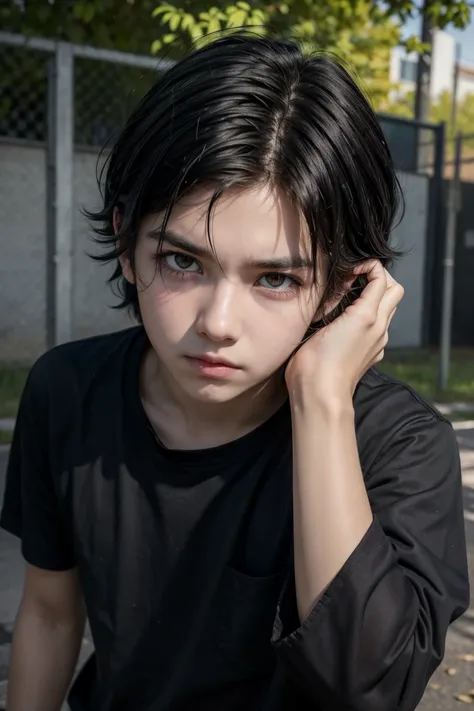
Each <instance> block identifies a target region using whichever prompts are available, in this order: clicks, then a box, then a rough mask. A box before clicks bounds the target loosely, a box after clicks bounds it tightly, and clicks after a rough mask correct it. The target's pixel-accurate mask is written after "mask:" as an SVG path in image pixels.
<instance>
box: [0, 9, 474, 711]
mask: <svg viewBox="0 0 474 711" xmlns="http://www.w3.org/2000/svg"><path fill="white" fill-rule="evenodd" d="M473 7H474V2H473V3H470V2H469V1H468V0H424V2H418V0H384V1H383V2H379V1H378V0H287V1H286V2H272V1H271V0H253V1H252V0H248V1H247V2H240V1H239V2H235V3H234V4H232V3H229V2H219V1H218V0H208V1H206V0H202V1H201V0H174V2H173V3H163V2H158V0H34V1H29V0H6V2H5V0H4V2H3V3H2V4H1V5H0V496H1V493H2V486H3V483H2V482H3V478H4V470H5V464H6V459H7V456H8V444H9V442H10V440H11V434H12V430H13V426H14V421H15V415H16V411H17V407H18V400H19V396H20V393H21V389H22V387H23V385H24V382H25V378H26V375H27V372H28V369H29V367H30V366H31V364H32V363H33V362H34V361H35V360H36V358H37V357H38V356H39V355H41V353H43V352H44V351H45V350H46V349H47V348H50V347H52V346H54V345H55V344H57V343H61V342H64V341H67V340H71V339H75V338H83V337H87V336H91V335H95V334H98V333H105V332H107V331H111V330H114V329H119V328H123V327H126V326H128V325H130V321H129V319H128V316H127V315H126V314H125V313H124V312H122V311H115V310H113V309H112V308H110V307H111V306H112V305H114V303H116V299H115V297H114V295H113V293H112V292H111V290H110V288H109V287H108V285H107V284H106V280H107V278H108V276H109V275H110V273H111V267H110V266H99V265H98V264H97V263H94V262H93V261H92V260H91V259H90V257H89V256H88V254H90V253H94V251H95V246H94V243H93V242H92V240H91V232H90V228H89V226H88V224H87V222H86V220H85V218H84V217H83V216H82V214H81V208H82V207H87V208H89V209H91V208H97V207H98V206H99V204H100V194H99V190H98V187H97V182H96V174H97V171H98V170H100V166H101V164H102V162H103V160H104V157H105V156H106V155H107V153H106V151H105V153H102V154H100V150H101V148H102V147H103V146H104V144H105V143H106V142H109V145H110V142H111V141H113V139H114V136H115V135H116V133H117V131H118V130H119V129H120V127H121V126H122V125H123V123H124V121H125V120H126V118H127V116H128V114H129V113H130V111H131V110H132V108H133V107H134V105H135V104H136V103H137V101H138V100H139V99H140V98H141V96H142V95H143V94H144V93H145V92H146V91H147V90H148V88H149V87H150V86H151V84H152V83H153V81H154V80H155V79H156V77H157V76H158V75H159V74H160V72H163V71H164V70H165V69H166V68H167V67H168V66H170V65H171V64H172V63H173V62H175V61H176V60H177V59H179V58H180V57H181V56H183V55H184V54H185V53H186V52H188V51H189V49H190V48H191V47H192V46H193V45H194V44H195V43H196V42H200V43H204V42H208V41H212V40H213V39H214V37H215V33H216V32H219V31H221V30H228V31H232V28H238V27H242V26H249V27H250V28H251V29H252V31H254V32H258V33H260V34H263V35H269V36H277V37H287V38H292V39H297V40H298V41H299V42H301V43H303V44H304V45H305V46H306V47H307V48H308V49H316V48H317V49H323V50H326V51H328V52H331V53H333V54H336V55H338V56H340V57H342V58H343V59H344V60H345V61H346V62H347V63H348V64H349V66H350V67H351V68H352V69H353V71H354V74H355V76H356V79H357V81H358V82H359V83H360V85H361V87H362V88H363V89H364V91H365V92H366V93H367V94H368V96H369V97H370V100H371V101H372V103H373V105H374V108H375V110H376V111H377V112H378V114H379V117H380V122H381V125H382V128H383V131H384V133H385V136H386V140H387V143H388V145H389V147H390V149H391V151H392V155H393V159H394V162H395V166H396V169H397V172H398V175H399V178H400V182H401V185H402V187H403V190H404V193H405V200H406V211H405V216H404V218H403V220H402V221H401V223H400V224H399V226H398V227H397V228H396V229H395V230H394V233H393V236H392V239H393V241H394V242H395V243H396V244H397V245H398V246H400V247H401V248H402V249H403V250H405V251H406V256H405V257H403V258H402V259H401V260H400V261H399V262H398V263H397V264H396V265H395V267H394V273H395V276H396V278H397V279H398V280H399V281H400V282H401V283H402V284H403V285H404V287H405V299H404V301H403V303H402V305H401V306H400V307H399V309H398V312H397V315H396V317H395V319H394V321H393V323H392V327H391V339H390V348H389V350H388V351H387V355H386V359H385V360H384V362H383V363H382V365H381V369H382V370H386V371H387V372H390V373H392V374H394V375H396V376H397V377H399V378H401V379H402V380H405V381H407V382H408V383H409V384H411V385H412V386H413V387H414V388H415V389H416V390H417V391H418V392H420V394H421V395H423V396H424V397H426V398H427V399H428V400H429V401H431V402H434V403H436V404H437V405H438V406H439V407H440V408H441V409H442V411H443V412H444V413H445V414H446V416H448V417H449V418H451V420H452V421H453V425H454V427H455V428H456V430H457V432H458V436H459V441H460V446H461V453H462V461H463V474H464V483H465V494H466V498H465V501H466V525H467V529H468V538H469V545H470V556H471V560H472V557H473V555H474V553H473V551H474V23H472V22H471V10H472V8H473ZM15 546H16V544H15V543H13V542H12V539H10V537H8V536H7V535H6V534H0V711H1V707H2V691H1V689H2V688H3V689H4V684H3V687H2V681H3V680H4V679H5V678H6V666H7V659H8V650H9V645H10V641H11V630H12V625H13V619H14V614H15V611H16V605H17V603H18V600H17V598H18V594H19V588H20V577H21V569H20V564H19V556H18V551H17V548H16V547H15ZM473 562H474V560H473ZM3 572H4V573H5V575H3V574H2V573H3ZM2 581H3V582H2ZM1 585H3V589H2V588H1ZM447 658H448V660H449V663H448V662H447V665H446V664H445V665H444V666H443V668H442V669H441V670H440V671H439V673H438V676H437V677H436V678H435V680H434V681H433V682H432V685H431V686H430V689H429V690H428V692H427V697H426V701H424V702H423V703H424V704H425V708H426V709H428V708H429V709H436V708H440V709H451V708H454V707H455V706H456V705H458V704H459V703H468V704H474V688H473V687H474V612H472V610H471V612H469V613H467V615H466V616H465V618H463V620H462V621H461V624H460V625H458V626H457V627H456V628H455V629H454V630H453V633H452V635H451V637H450V640H449V644H448V657H447Z"/></svg>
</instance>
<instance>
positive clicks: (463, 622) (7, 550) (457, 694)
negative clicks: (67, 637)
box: [0, 421, 474, 711]
mask: <svg viewBox="0 0 474 711" xmlns="http://www.w3.org/2000/svg"><path fill="white" fill-rule="evenodd" d="M454 427H455V429H456V432H457V436H458V441H459V445H460V449H461V460H462V465H463V484H464V504H465V505H464V512H465V520H466V535H467V542H468V556H469V569H470V572H471V607H470V609H469V610H468V612H466V614H465V615H464V616H463V617H462V618H461V619H460V620H458V621H457V622H456V623H455V624H454V625H453V626H452V627H451V629H450V631H449V635H448V639H447V644H446V655H445V658H444V661H443V663H442V664H441V666H440V668H439V669H438V670H437V671H436V672H435V674H434V676H433V678H432V679H431V682H430V685H429V687H428V689H427V691H426V693H425V695H424V697H423V700H422V702H421V704H420V705H419V707H418V711H454V710H455V709H456V710H457V711H462V706H463V704H472V705H474V421H470V422H455V423H454ZM7 456H8V447H6V446H0V501H1V500H3V490H4V485H5V468H6V463H7ZM22 582H23V562H22V559H21V555H20V546H19V542H18V541H17V540H16V539H15V538H14V537H13V536H11V535H9V534H8V533H5V532H4V531H2V530H0V711H4V709H5V696H6V678H7V669H8V658H9V653H10V645H11V639H12V632H13V625H14V620H15V615H16V611H17V608H18V603H19V600H20V595H21V589H22ZM91 649H92V647H91V643H90V640H89V639H88V638H87V637H86V639H85V640H84V643H83V648H82V652H81V659H84V658H85V657H87V656H88V654H89V653H90V651H91ZM63 711H66V709H63Z"/></svg>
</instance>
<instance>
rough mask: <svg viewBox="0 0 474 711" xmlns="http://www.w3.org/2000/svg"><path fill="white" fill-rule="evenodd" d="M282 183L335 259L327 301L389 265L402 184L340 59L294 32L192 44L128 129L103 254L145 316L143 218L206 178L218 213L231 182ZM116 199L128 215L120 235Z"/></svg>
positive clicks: (105, 215)
mask: <svg viewBox="0 0 474 711" xmlns="http://www.w3.org/2000/svg"><path fill="white" fill-rule="evenodd" d="M257 184H271V185H273V186H277V187H278V188H280V189H282V190H284V192H285V193H286V194H287V195H288V196H289V198H290V199H291V201H292V202H293V204H294V205H295V206H296V207H297V208H298V209H299V211H300V213H301V215H302V217H303V219H304V221H305V222H306V224H307V228H308V231H309V235H310V238H311V252H312V259H313V264H314V267H315V274H316V273H317V270H316V262H317V259H318V262H319V258H320V256H321V255H324V257H326V260H327V264H328V265H329V269H328V274H327V285H326V289H325V294H324V296H323V302H322V304H321V305H322V306H324V304H325V303H326V302H327V300H329V299H333V298H334V297H335V296H336V295H338V294H340V293H342V291H343V283H344V282H346V280H347V277H348V275H349V274H350V272H351V271H352V269H353V268H354V266H355V265H356V264H358V263H360V262H361V261H362V260H366V259H379V260H381V261H382V263H383V264H384V265H389V264H390V262H391V260H392V259H393V258H394V257H395V256H397V254H398V253H397V252H396V251H395V250H394V249H393V248H392V247H391V246H390V243H389V237H390V232H391V229H392V226H393V221H394V218H395V215H396V213H397V210H398V205H399V201H400V198H401V191H400V186H399V183H398V180H397V176H396V173H395V170H394V167H393V164H392V160H391V156H390V152H389V149H388V147H387V143H386V141H385V138H384V135H383V133H382V130H381V128H380V125H379V122H378V119H377V116H376V115H375V113H374V111H373V110H372V108H371V106H370V103H369V101H368V100H367V99H366V98H365V96H364V94H363V93H362V91H361V90H360V89H359V88H358V86H357V84H356V83H355V81H354V80H353V79H352V77H351V75H350V73H349V72H348V71H347V70H346V69H345V68H344V67H343V66H342V65H341V64H340V63H339V62H338V61H336V60H335V59H333V58H329V57H326V56H322V55H320V54H316V55H307V54H304V53H303V51H302V50H301V49H300V47H299V46H298V45H297V44H295V43H293V42H289V41H284V40H273V39H264V38H261V37H257V36H249V35H248V34H243V33H237V34H235V35H231V36H227V37H224V38H221V39H218V40H216V41H214V42H212V43H211V44H208V45H206V46H205V47H203V48H201V49H198V50H196V51H194V52H192V53H191V54H190V55H189V56H187V57H186V58H185V59H183V60H181V61H180V62H178V63H176V64H175V65H174V66H173V67H172V68H171V69H169V70H168V71H167V72H166V73H165V74H164V75H163V76H161V77H160V78H159V79H158V80H157V81H156V83H155V85H154V86H153V87H152V88H151V89H150V91H149V92H148V93H147V94H146V96H145V97H144V98H143V99H142V100H141V102H140V103H139V105H138V106H137V107H136V109H135V110H134V112H133V113H132V115H131V116H130V119H129V120H128V122H127V124H126V126H125V128H124V129H123V131H122V132H121V134H120V135H119V137H118V139H117V141H116V143H115V145H114V147H113V149H112V151H111V153H110V156H109V158H108V162H107V165H106V170H105V180H104V181H103V206H102V209H101V210H100V211H98V212H89V213H87V214H88V216H89V218H90V219H91V220H92V221H93V222H95V223H97V224H96V227H95V233H96V240H97V241H98V242H99V243H100V244H101V246H102V247H103V248H104V249H103V250H102V251H101V253H100V254H99V255H98V256H97V258H98V259H99V260H102V261H112V260H116V269H115V271H114V273H113V275H112V277H111V281H112V282H116V283H117V286H118V288H119V293H120V294H121V303H120V304H119V307H130V308H131V310H132V312H133V314H134V316H135V317H136V318H137V319H138V320H141V317H140V309H139V303H138V294H137V289H136V287H135V286H134V285H132V284H130V283H129V282H127V281H126V279H125V278H124V276H123V274H122V269H121V266H120V261H119V258H120V256H121V255H123V254H126V255H127V256H128V258H129V259H130V262H131V266H132V268H134V252H135V246H136V242H137V237H138V232H139V227H140V223H141V220H142V219H143V217H145V216H146V215H149V214H152V213H158V212H164V214H165V220H164V225H163V230H164V229H165V227H166V222H167V219H168V218H169V215H170V212H171V210H172V208H173V206H174V205H175V204H176V202H177V201H179V200H180V199H181V198H182V197H183V196H184V195H185V194H187V193H189V192H190V191H191V190H194V189H195V188H197V187H202V186H212V188H213V189H214V197H213V199H212V200H211V204H210V206H209V210H212V208H213V205H214V204H215V202H216V200H218V199H219V197H220V196H221V195H222V194H223V193H224V192H226V191H228V190H230V189H236V188H249V187H253V186H255V185H257ZM114 208H117V209H118V211H119V215H120V229H119V232H118V234H115V231H114V224H113V214H114Z"/></svg>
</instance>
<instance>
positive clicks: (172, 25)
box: [169, 13, 181, 32]
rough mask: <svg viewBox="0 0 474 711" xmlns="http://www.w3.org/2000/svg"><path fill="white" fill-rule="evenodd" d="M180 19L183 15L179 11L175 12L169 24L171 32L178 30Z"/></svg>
mask: <svg viewBox="0 0 474 711" xmlns="http://www.w3.org/2000/svg"><path fill="white" fill-rule="evenodd" d="M180 21H181V17H180V15H179V13H175V14H174V15H173V17H171V19H170V21H169V26H170V30H171V32H176V30H177V29H178V27H179V24H180Z"/></svg>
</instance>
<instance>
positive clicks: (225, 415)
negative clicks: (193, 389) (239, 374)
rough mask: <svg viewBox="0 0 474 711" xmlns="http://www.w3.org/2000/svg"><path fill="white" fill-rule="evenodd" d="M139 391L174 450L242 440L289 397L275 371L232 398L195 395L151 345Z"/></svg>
mask: <svg viewBox="0 0 474 711" xmlns="http://www.w3.org/2000/svg"><path fill="white" fill-rule="evenodd" d="M140 394H141V398H142V402H143V407H144V409H145V412H146V414H147V417H148V419H149V420H150V423H151V425H152V427H153V428H154V430H155V432H156V434H157V436H158V437H159V439H160V441H161V442H163V444H164V445H165V446H166V447H168V448H171V449H205V448H208V447H217V446H219V445H221V444H225V443H227V442H231V441H233V440H235V439H238V438H239V437H242V436H243V435H245V434H247V433H248V432H251V431H252V430H254V429H255V428H256V427H258V426H259V425H261V424H262V423H263V422H265V421H266V420H267V419H268V418H269V417H271V416H272V415H273V414H274V413H275V412H276V411H277V410H278V409H279V408H280V407H281V406H282V405H283V403H284V402H285V400H286V399H287V391H286V387H285V385H284V381H283V378H281V377H280V374H276V375H275V376H274V377H273V378H270V379H269V380H268V381H267V382H265V383H263V384H260V385H259V387H258V388H255V389H252V390H247V391H246V392H244V393H242V394H241V395H239V396H238V397H236V398H234V399H233V400H231V401H229V402H223V403H203V402H201V401H198V400H194V399H193V398H192V397H190V396H189V395H188V394H187V393H186V392H184V391H183V390H182V388H181V387H180V385H179V383H178V382H177V381H176V380H174V379H173V378H172V377H170V374H169V373H167V372H166V373H165V372H163V368H162V365H161V363H160V362H159V360H158V358H157V356H156V354H155V352H154V351H153V350H152V349H149V350H148V351H147V353H146V355H145V357H144V359H143V362H142V366H141V371H140Z"/></svg>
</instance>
